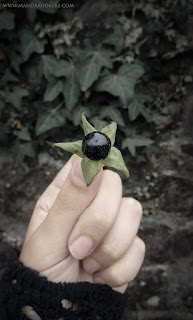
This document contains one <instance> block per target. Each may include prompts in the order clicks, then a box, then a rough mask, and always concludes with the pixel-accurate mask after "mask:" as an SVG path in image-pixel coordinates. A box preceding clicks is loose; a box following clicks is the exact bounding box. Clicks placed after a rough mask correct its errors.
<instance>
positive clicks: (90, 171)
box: [54, 113, 129, 187]
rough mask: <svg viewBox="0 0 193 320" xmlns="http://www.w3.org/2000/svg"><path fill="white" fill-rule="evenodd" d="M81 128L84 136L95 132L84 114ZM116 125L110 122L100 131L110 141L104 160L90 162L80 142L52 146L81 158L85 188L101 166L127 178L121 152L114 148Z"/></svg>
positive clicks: (60, 143)
mask: <svg viewBox="0 0 193 320" xmlns="http://www.w3.org/2000/svg"><path fill="white" fill-rule="evenodd" d="M82 126H83V130H84V134H85V136H86V135H87V134H89V133H91V132H94V131H97V130H96V129H95V128H94V127H93V126H92V125H91V124H90V123H89V122H88V121H87V119H86V117H85V116H84V113H83V114H82ZM116 130H117V124H116V122H111V123H110V124H109V125H107V126H106V127H105V128H103V129H102V130H101V132H102V133H104V134H106V135H107V136H108V137H109V139H110V140H111V150H110V152H109V155H108V157H107V158H106V159H102V160H99V161H94V160H90V159H89V158H87V157H86V155H85V154H84V153H83V152H82V140H78V141H75V142H59V143H55V144H54V145H55V146H57V147H59V148H61V149H63V150H65V151H68V152H71V153H75V154H77V155H78V156H79V157H81V158H83V159H82V161H81V168H82V172H83V176H84V178H85V180H86V184H87V187H89V186H90V185H91V183H92V181H93V179H94V177H95V176H96V175H97V174H98V173H99V172H100V170H101V166H102V164H104V165H105V166H106V167H110V168H114V169H116V170H118V171H121V172H122V173H124V174H125V176H126V177H127V178H128V177H129V171H128V169H127V167H126V165H125V162H124V160H123V157H122V154H121V152H120V151H119V150H118V149H117V148H115V147H114V143H115V136H116Z"/></svg>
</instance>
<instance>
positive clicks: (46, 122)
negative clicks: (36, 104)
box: [35, 105, 66, 136]
mask: <svg viewBox="0 0 193 320" xmlns="http://www.w3.org/2000/svg"><path fill="white" fill-rule="evenodd" d="M59 107H61V105H60V106H59ZM59 107H57V108H55V109H50V110H46V111H40V112H39V114H38V120H37V122H36V126H35V131H36V135H37V136H39V135H40V134H42V133H44V132H46V131H48V130H50V129H53V128H59V127H62V126H63V125H64V124H65V122H66V118H65V112H64V110H63V109H62V110H60V108H59Z"/></svg>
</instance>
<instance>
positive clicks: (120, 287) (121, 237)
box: [20, 155, 145, 320]
mask: <svg viewBox="0 0 193 320" xmlns="http://www.w3.org/2000/svg"><path fill="white" fill-rule="evenodd" d="M80 163H81V158H79V157H78V156H76V155H73V156H72V157H71V158H70V160H69V161H68V162H67V163H66V165H65V166H64V167H63V168H62V170H61V171H60V172H59V173H58V175H57V176H56V178H55V179H54V180H53V181H52V183H51V184H50V185H49V186H48V188H47V189H46V190H45V192H44V193H43V194H42V196H41V197H40V198H39V200H38V201H37V203H36V206H35V209H34V212H33V214H32V217H31V221H30V223H29V226H28V230H27V233H26V237H25V241H24V245H23V248H22V251H21V254H20V260H21V261H22V262H23V263H24V265H26V266H28V267H30V268H32V269H34V270H36V271H38V272H39V273H40V275H43V276H46V277H47V278H48V280H50V281H53V282H80V281H89V282H91V283H101V284H107V285H109V286H110V287H112V288H113V289H114V290H116V291H118V292H121V293H124V292H125V290H126V288H127V286H128V283H129V282H130V281H132V280H133V279H134V278H135V277H136V275H137V273H138V271H139V269H140V267H141V265H142V263H143V259H144V255H145V244H144V242H143V241H142V240H141V239H140V238H139V237H138V236H137V232H138V228H139V225H140V220H141V217H142V207H141V204H140V203H139V202H138V201H137V200H135V199H133V198H123V197H122V182H121V179H120V177H119V175H118V174H117V173H115V172H113V171H111V170H102V169H101V172H100V173H99V174H97V176H96V177H95V178H94V180H93V182H92V184H91V186H90V187H87V186H86V182H85V180H84V178H83V175H82V171H81V166H80ZM78 239H79V240H78ZM67 304H68V303H67V302H66V301H64V307H65V306H66V307H67ZM23 312H25V313H26V314H27V315H28V317H29V319H38V320H39V319H40V318H39V316H38V315H37V314H36V312H35V311H33V310H31V309H30V307H29V306H26V307H24V308H23Z"/></svg>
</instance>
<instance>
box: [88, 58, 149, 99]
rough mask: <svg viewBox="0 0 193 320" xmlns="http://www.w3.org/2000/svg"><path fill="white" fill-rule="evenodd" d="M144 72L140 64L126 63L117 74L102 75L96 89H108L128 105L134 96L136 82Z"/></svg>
mask: <svg viewBox="0 0 193 320" xmlns="http://www.w3.org/2000/svg"><path fill="white" fill-rule="evenodd" d="M143 73H144V70H143V68H142V67H141V66H140V65H138V64H124V65H122V66H121V67H120V68H119V70H118V73H117V74H110V75H107V76H104V77H102V78H101V79H100V80H99V81H98V82H97V84H96V86H95V87H94V89H95V90H96V91H107V92H109V93H111V94H112V95H113V96H116V97H119V98H120V101H121V103H122V105H127V104H128V102H129V100H130V99H131V98H132V97H133V94H134V86H135V83H136V81H137V79H139V78H140V77H141V76H142V75H143Z"/></svg>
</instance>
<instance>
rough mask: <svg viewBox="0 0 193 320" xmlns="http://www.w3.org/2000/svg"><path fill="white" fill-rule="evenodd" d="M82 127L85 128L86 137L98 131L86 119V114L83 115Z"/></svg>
mask: <svg viewBox="0 0 193 320" xmlns="http://www.w3.org/2000/svg"><path fill="white" fill-rule="evenodd" d="M82 126H83V130H84V134H85V136H86V135H87V134H88V133H90V132H94V131H97V130H96V129H95V128H94V127H93V126H92V125H91V124H90V123H89V122H88V120H87V119H86V117H85V116H84V114H82Z"/></svg>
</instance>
